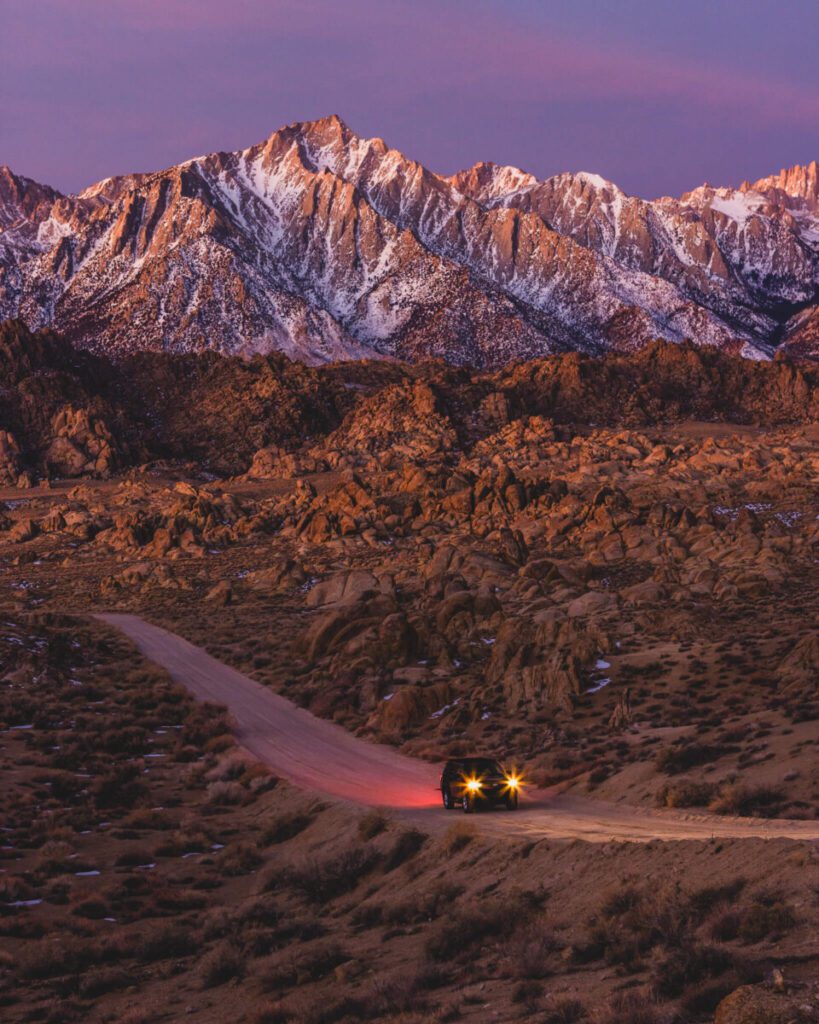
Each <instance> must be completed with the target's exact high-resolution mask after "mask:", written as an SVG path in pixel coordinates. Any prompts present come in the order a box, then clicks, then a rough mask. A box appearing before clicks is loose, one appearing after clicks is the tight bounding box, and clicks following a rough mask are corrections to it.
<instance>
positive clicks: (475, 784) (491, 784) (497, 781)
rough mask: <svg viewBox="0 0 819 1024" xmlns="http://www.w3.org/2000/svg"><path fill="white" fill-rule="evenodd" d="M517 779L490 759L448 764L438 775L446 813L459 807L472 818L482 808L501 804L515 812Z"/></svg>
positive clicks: (465, 759)
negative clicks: (473, 813)
mask: <svg viewBox="0 0 819 1024" xmlns="http://www.w3.org/2000/svg"><path fill="white" fill-rule="evenodd" d="M519 792H520V779H519V778H518V776H517V773H516V772H514V771H512V770H509V769H506V768H504V767H503V765H502V764H501V763H500V762H499V761H495V760H494V759H493V758H491V757H462V758H456V759H453V760H452V761H447V763H446V764H445V765H444V770H443V772H441V797H442V799H443V802H444V807H445V808H446V809H447V810H448V811H449V810H452V808H453V807H460V808H461V809H462V810H463V812H464V814H471V813H472V812H473V811H474V810H476V809H477V808H478V807H481V806H487V807H488V806H492V805H495V804H503V806H504V807H506V809H507V810H509V811H516V810H517V809H518V794H519Z"/></svg>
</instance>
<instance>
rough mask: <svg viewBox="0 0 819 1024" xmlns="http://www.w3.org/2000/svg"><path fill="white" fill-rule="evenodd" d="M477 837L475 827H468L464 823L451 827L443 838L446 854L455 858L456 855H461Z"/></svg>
mask: <svg viewBox="0 0 819 1024" xmlns="http://www.w3.org/2000/svg"><path fill="white" fill-rule="evenodd" d="M475 835H476V833H475V828H474V826H472V825H467V823H466V822H464V821H459V822H458V823H457V824H455V825H450V827H449V828H448V829H447V830H446V834H445V835H444V838H443V848H444V853H445V854H446V855H447V856H448V857H453V856H454V855H455V854H456V853H460V851H461V850H463V849H464V848H465V847H467V846H469V844H470V843H471V842H472V840H473V839H474V838H475Z"/></svg>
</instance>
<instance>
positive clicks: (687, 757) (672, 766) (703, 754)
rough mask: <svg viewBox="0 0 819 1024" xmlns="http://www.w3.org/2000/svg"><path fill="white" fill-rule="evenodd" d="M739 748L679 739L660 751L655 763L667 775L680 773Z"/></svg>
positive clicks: (708, 762)
mask: <svg viewBox="0 0 819 1024" xmlns="http://www.w3.org/2000/svg"><path fill="white" fill-rule="evenodd" d="M736 750H737V748H736V747H732V746H728V745H724V746H715V745H712V744H707V743H700V742H699V741H697V740H690V739H685V738H684V739H679V740H675V741H674V743H672V744H670V745H669V746H667V747H663V748H662V750H660V751H658V753H657V756H656V758H655V764H656V765H657V768H658V769H659V771H661V772H665V774H666V775H678V774H679V773H680V772H684V771H688V769H690V768H696V767H698V766H699V765H702V764H710V763H711V762H712V761H716V760H718V759H719V758H721V757H725V755H726V754H730V753H734V752H736Z"/></svg>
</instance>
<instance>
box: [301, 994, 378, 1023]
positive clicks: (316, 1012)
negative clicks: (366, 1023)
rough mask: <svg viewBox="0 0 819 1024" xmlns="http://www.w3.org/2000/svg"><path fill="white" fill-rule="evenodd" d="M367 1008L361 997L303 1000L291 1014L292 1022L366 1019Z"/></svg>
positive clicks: (334, 1021) (332, 1021) (337, 1021)
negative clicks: (302, 1004) (318, 1001)
mask: <svg viewBox="0 0 819 1024" xmlns="http://www.w3.org/2000/svg"><path fill="white" fill-rule="evenodd" d="M367 1017H368V1008H367V1005H366V1003H365V1002H364V1001H363V1000H361V999H356V998H355V997H353V996H342V997H341V998H340V999H326V1000H324V1001H323V1002H321V1003H317V1002H315V1001H314V1000H310V1001H309V1002H305V1005H304V1006H303V1007H300V1008H299V1009H297V1010H296V1012H295V1013H294V1014H293V1015H292V1016H291V1020H292V1021H293V1022H294V1024H339V1022H340V1021H347V1020H367Z"/></svg>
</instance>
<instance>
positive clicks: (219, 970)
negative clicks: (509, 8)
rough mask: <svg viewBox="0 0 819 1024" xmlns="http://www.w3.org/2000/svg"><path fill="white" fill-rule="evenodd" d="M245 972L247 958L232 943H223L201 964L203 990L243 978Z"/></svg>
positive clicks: (214, 948)
mask: <svg viewBox="0 0 819 1024" xmlns="http://www.w3.org/2000/svg"><path fill="white" fill-rule="evenodd" d="M244 970H245V958H244V955H243V954H242V951H241V950H240V949H239V948H238V946H236V945H234V944H233V943H232V942H221V943H219V945H218V946H214V947H213V949H212V950H211V951H210V952H209V953H207V954H206V955H205V956H204V957H203V958H202V960H201V962H200V964H199V977H200V979H201V982H202V988H215V987H216V986H217V985H224V984H225V983H226V982H228V981H233V979H234V978H241V977H242V975H243V974H244Z"/></svg>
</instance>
